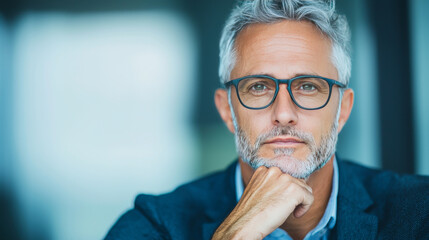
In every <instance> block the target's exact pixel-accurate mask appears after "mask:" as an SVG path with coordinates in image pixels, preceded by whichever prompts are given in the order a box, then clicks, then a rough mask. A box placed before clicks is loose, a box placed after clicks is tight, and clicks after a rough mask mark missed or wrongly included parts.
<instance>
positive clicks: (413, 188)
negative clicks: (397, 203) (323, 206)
mask: <svg viewBox="0 0 429 240" xmlns="http://www.w3.org/2000/svg"><path fill="white" fill-rule="evenodd" d="M339 168H340V175H343V178H344V179H347V178H355V179H357V180H358V182H360V183H361V184H362V185H363V186H364V187H365V189H366V190H367V191H368V192H369V193H370V195H371V196H374V197H376V198H378V197H380V196H379V195H384V196H389V197H400V198H402V196H408V197H411V198H426V199H427V198H429V194H428V193H429V176H421V175H412V174H399V173H395V172H392V171H387V170H380V169H372V168H368V167H365V166H362V165H359V164H356V163H352V162H349V161H339Z"/></svg>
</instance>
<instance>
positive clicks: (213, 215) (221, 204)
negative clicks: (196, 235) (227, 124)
mask: <svg viewBox="0 0 429 240" xmlns="http://www.w3.org/2000/svg"><path fill="white" fill-rule="evenodd" d="M236 166H237V161H234V163H233V164H231V165H230V166H229V167H228V169H227V170H226V174H225V178H224V181H222V182H219V184H220V186H222V188H221V189H222V192H218V193H217V194H216V195H215V197H214V198H213V199H211V203H210V204H208V208H207V209H206V210H205V221H204V223H203V224H202V234H203V239H204V240H210V239H211V238H212V236H213V233H214V232H215V231H216V229H217V228H218V227H219V225H220V224H221V223H222V222H223V221H224V220H225V218H226V217H227V216H228V214H229V213H230V212H231V211H232V210H233V209H234V207H235V205H236V204H237V199H236V191H235V188H236V187H235V168H236Z"/></svg>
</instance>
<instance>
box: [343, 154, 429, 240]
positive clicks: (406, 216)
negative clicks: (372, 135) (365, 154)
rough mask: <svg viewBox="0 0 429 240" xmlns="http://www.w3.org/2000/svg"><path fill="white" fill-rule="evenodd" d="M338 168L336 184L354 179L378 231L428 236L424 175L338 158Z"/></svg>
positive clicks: (427, 191)
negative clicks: (364, 194) (373, 217)
mask: <svg viewBox="0 0 429 240" xmlns="http://www.w3.org/2000/svg"><path fill="white" fill-rule="evenodd" d="M339 168H340V170H339V171H340V175H342V176H341V177H340V185H341V181H354V182H355V183H357V184H356V185H359V187H360V188H363V189H365V191H366V194H368V196H369V197H370V199H371V201H372V205H371V207H370V208H369V209H368V210H367V211H368V213H370V214H372V215H375V216H377V218H378V221H379V227H380V228H379V234H381V235H383V234H386V235H389V234H391V233H392V232H396V233H397V234H405V233H406V234H409V235H407V236H408V237H412V238H415V239H421V238H422V237H423V238H424V237H427V236H428V235H429V227H428V226H427V223H428V222H429V177H428V176H420V175H411V174H399V173H395V172H392V171H387V170H378V169H371V168H368V167H364V166H361V165H358V164H356V163H351V162H347V161H339ZM343 184H344V183H343ZM356 198H359V197H358V196H356ZM388 232H389V233H388ZM398 236H399V235H398Z"/></svg>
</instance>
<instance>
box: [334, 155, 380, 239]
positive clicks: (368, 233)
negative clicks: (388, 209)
mask: <svg viewBox="0 0 429 240" xmlns="http://www.w3.org/2000/svg"><path fill="white" fill-rule="evenodd" d="M338 163H339V166H338V167H339V189H338V190H339V191H338V206H337V223H336V227H335V228H336V233H337V238H338V239H375V238H376V235H377V228H378V218H377V217H376V216H375V215H372V214H370V213H368V211H367V210H368V209H369V208H370V207H371V206H372V205H373V201H372V199H371V197H370V196H369V194H368V192H367V190H366V189H365V187H364V186H363V184H362V181H361V180H360V179H359V178H358V176H357V175H356V172H355V170H353V169H351V168H350V167H349V166H348V165H347V164H345V163H344V162H342V161H338Z"/></svg>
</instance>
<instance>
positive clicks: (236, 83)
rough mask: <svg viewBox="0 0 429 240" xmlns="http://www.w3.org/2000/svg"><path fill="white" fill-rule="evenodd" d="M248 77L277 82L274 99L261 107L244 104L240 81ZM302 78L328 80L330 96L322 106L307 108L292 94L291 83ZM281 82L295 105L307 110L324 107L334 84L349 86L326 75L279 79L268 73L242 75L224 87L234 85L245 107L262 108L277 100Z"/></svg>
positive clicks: (341, 86)
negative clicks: (285, 86) (285, 85)
mask: <svg viewBox="0 0 429 240" xmlns="http://www.w3.org/2000/svg"><path fill="white" fill-rule="evenodd" d="M247 78H268V79H271V80H273V81H274V82H275V83H276V91H275V93H274V96H273V99H272V100H271V102H269V103H268V104H267V105H265V106H263V107H259V108H254V107H249V106H246V104H244V103H243V101H241V98H240V94H239V93H238V83H239V82H240V81H241V80H244V79H247ZM301 78H320V79H323V80H325V81H326V82H328V85H329V96H328V99H327V100H326V102H325V104H323V105H322V106H321V107H317V108H306V107H303V106H301V105H299V104H298V102H297V101H296V100H295V97H294V96H293V94H292V90H291V85H292V82H293V81H294V80H296V79H301ZM279 84H287V91H288V92H289V96H290V97H291V99H292V101H293V102H294V103H295V105H297V106H298V107H300V108H302V109H305V110H317V109H321V108H324V107H325V106H326V105H327V104H328V102H329V100H330V99H331V94H332V86H333V85H337V86H338V87H340V88H346V87H347V86H346V85H345V84H343V83H341V82H338V81H336V80H333V79H330V78H325V77H321V76H317V75H300V76H297V77H294V78H290V79H277V78H274V77H271V76H267V75H249V76H244V77H241V78H236V79H233V80H230V81H228V82H226V83H224V87H225V88H228V87H230V86H231V85H234V87H235V90H236V92H237V97H238V100H239V101H240V103H241V105H243V106H244V107H245V108H248V109H254V110H260V109H264V108H267V107H269V106H270V105H271V104H273V102H274V101H275V100H276V98H277V94H278V92H279Z"/></svg>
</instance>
